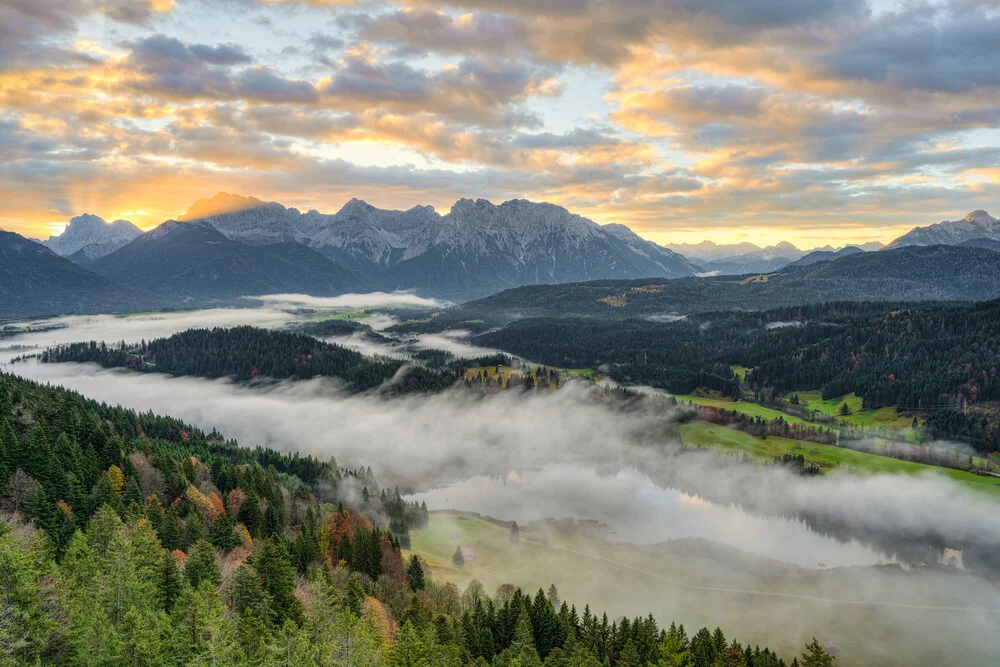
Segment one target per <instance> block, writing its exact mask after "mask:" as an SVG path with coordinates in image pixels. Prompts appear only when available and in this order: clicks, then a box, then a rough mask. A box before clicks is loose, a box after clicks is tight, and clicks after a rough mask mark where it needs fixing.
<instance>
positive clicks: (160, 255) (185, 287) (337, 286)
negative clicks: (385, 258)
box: [93, 220, 371, 302]
mask: <svg viewBox="0 0 1000 667" xmlns="http://www.w3.org/2000/svg"><path fill="white" fill-rule="evenodd" d="M93 270H94V271H95V272H96V273H98V274H100V275H102V276H105V277H107V278H110V279H113V280H115V281H118V282H120V283H123V284H127V285H134V286H136V287H140V288H143V289H147V290H150V291H154V292H159V293H161V294H169V295H171V296H176V297H178V298H181V299H184V300H186V301H188V302H191V301H195V302H202V301H206V300H213V299H221V300H225V299H232V298H236V297H241V296H249V295H255V294H273V293H287V292H305V293H309V294H313V295H316V296H327V295H335V294H342V293H345V292H353V291H368V290H370V289H371V285H370V284H369V283H368V281H367V280H366V279H365V278H364V277H362V276H360V275H358V274H357V273H354V272H352V271H348V270H347V269H344V268H343V267H340V266H337V265H336V264H334V263H333V262H331V261H330V260H328V259H327V258H325V257H323V256H322V255H320V254H319V253H317V252H315V251H314V250H310V249H309V248H307V247H305V246H303V245H301V244H299V243H294V242H285V243H277V244H274V245H268V246H252V245H248V244H246V243H241V242H239V241H233V240H231V239H229V238H226V236H224V235H223V234H222V233H220V232H219V231H218V230H216V229H215V228H214V227H213V226H212V225H210V224H208V223H207V222H205V221H198V222H177V221H175V220H170V221H167V222H165V223H163V224H162V225H160V226H159V227H157V228H156V229H153V230H151V231H149V232H147V233H146V234H144V235H142V236H140V237H139V238H137V239H136V240H134V241H133V242H132V243H130V244H128V245H127V246H125V247H123V248H121V249H119V250H117V251H115V252H113V253H111V254H110V255H108V256H107V257H103V258H102V259H100V260H98V261H97V262H95V263H94V264H93Z"/></svg>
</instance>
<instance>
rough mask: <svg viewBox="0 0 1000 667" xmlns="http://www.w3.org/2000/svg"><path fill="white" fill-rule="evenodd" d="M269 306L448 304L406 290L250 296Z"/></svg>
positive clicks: (315, 306)
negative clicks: (323, 294) (316, 295)
mask: <svg viewBox="0 0 1000 667" xmlns="http://www.w3.org/2000/svg"><path fill="white" fill-rule="evenodd" d="M250 298H251V299H253V300H255V301H262V302H263V303H265V304H267V305H269V306H277V307H284V306H296V307H307V308H399V307H407V306H416V307H420V308H446V307H448V306H449V305H451V304H449V303H448V302H446V301H441V300H439V299H428V298H424V297H420V296H417V295H416V294H410V293H408V292H371V293H369V294H341V295H340V296H334V297H315V296H309V295H308V294H267V295H264V296H254V297H250Z"/></svg>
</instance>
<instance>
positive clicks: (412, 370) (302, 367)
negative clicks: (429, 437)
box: [39, 326, 509, 392]
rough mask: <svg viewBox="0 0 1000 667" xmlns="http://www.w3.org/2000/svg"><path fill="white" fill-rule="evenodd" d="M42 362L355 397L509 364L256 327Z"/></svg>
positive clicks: (92, 347)
mask: <svg viewBox="0 0 1000 667" xmlns="http://www.w3.org/2000/svg"><path fill="white" fill-rule="evenodd" d="M373 335H377V334H373ZM434 352H436V354H434ZM39 359H40V361H42V362H43V363H64V362H76V363H96V364H99V365H101V366H104V367H105V368H127V369H130V370H135V371H139V372H144V373H166V374H168V375H175V376H181V375H189V376H196V377H205V378H223V377H225V378H229V379H231V380H233V381H236V382H249V381H257V380H259V381H265V380H307V379H310V378H314V377H320V376H325V377H335V378H340V379H341V380H344V381H345V382H346V383H347V386H348V388H350V389H352V390H355V391H363V390H368V389H375V388H379V387H381V386H383V385H386V384H387V383H389V381H390V380H394V382H393V383H392V385H391V387H389V389H390V390H392V391H404V392H406V391H440V390H443V389H446V388H448V387H450V386H452V385H453V384H454V383H455V381H456V380H457V379H458V378H459V377H461V376H462V375H463V373H464V371H465V369H466V368H471V367H476V366H481V365H490V364H493V365H495V364H497V363H507V362H509V358H508V357H504V356H499V357H497V356H490V357H484V358H481V359H470V360H465V359H455V358H454V357H452V356H451V355H450V354H448V353H444V352H437V351H427V352H426V353H424V354H418V355H416V359H415V361H416V362H417V363H411V364H407V363H406V362H404V361H401V360H398V359H390V358H388V357H374V358H371V357H366V356H364V355H363V354H361V353H359V352H355V351H354V350H350V349H348V348H346V347H343V346H341V345H335V344H333V343H327V342H324V341H321V340H318V339H316V338H312V337H311V336H307V335H304V334H301V333H292V332H287V331H276V330H271V329H261V328H258V327H251V326H240V327H233V328H230V329H224V328H215V329H190V330H188V331H184V332H181V333H178V334H174V335H173V336H170V337H168V338H157V339H155V340H151V341H141V342H139V343H134V344H132V343H125V342H121V343H118V344H113V345H107V344H105V343H103V342H100V343H99V342H97V341H90V342H87V343H71V344H68V345H62V346H59V347H54V348H51V349H48V350H45V351H43V352H42V353H41V354H40V355H39ZM404 367H405V368H404ZM401 369H402V372H401Z"/></svg>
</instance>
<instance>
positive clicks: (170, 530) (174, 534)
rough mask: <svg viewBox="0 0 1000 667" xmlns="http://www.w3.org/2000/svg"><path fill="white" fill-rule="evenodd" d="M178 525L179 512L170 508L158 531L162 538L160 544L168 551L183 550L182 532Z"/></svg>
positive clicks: (164, 515) (164, 514) (165, 513)
mask: <svg viewBox="0 0 1000 667" xmlns="http://www.w3.org/2000/svg"><path fill="white" fill-rule="evenodd" d="M177 524H178V519H177V512H175V511H174V508H173V507H168V508H167V511H166V512H164V513H163V521H162V522H161V523H160V529H159V530H157V531H156V534H157V535H158V536H159V538H160V544H162V545H163V548H164V549H166V550H167V551H173V550H175V549H180V548H181V530H180V527H179V526H178V525H177Z"/></svg>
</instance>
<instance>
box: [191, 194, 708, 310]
mask: <svg viewBox="0 0 1000 667" xmlns="http://www.w3.org/2000/svg"><path fill="white" fill-rule="evenodd" d="M182 217H183V219H185V220H189V221H197V222H199V223H202V224H206V225H209V226H211V227H212V228H214V229H215V230H217V231H218V232H220V233H221V234H222V235H224V236H225V237H226V238H227V239H229V240H231V241H238V242H241V243H245V244H250V245H257V246H267V245H271V244H275V243H292V242H298V243H300V244H303V245H306V246H309V247H310V248H312V249H314V250H315V251H317V252H319V253H321V254H322V255H324V256H326V257H327V258H329V259H331V260H333V261H334V262H335V263H337V264H339V265H342V266H344V267H346V268H348V269H350V270H353V271H357V272H359V273H362V274H364V275H366V276H368V277H370V278H371V279H372V280H373V282H374V284H375V285H377V286H379V287H380V288H382V289H392V290H395V289H409V290H414V291H416V292H418V293H423V294H429V295H434V296H443V297H447V298H453V299H467V298H474V297H480V296H484V295H486V294H490V293H493V292H496V291H498V290H501V289H505V288H508V287H515V286H518V285H526V284H548V283H561V282H573V281H580V280H591V279H599V278H637V277H661V278H676V277H683V276H692V275H694V274H695V273H696V272H697V271H698V270H699V269H698V267H696V266H694V265H693V264H692V263H691V262H689V261H688V260H687V259H685V258H684V257H682V256H680V255H678V254H676V253H674V252H672V251H670V250H668V249H666V248H663V247H661V246H658V245H656V244H655V243H652V242H650V241H646V240H645V239H642V238H641V237H639V236H637V235H636V234H635V233H634V232H632V231H631V230H630V229H628V228H627V227H625V226H623V225H606V226H603V227H602V226H601V225H598V224H597V223H595V222H592V221H591V220H588V219H586V218H583V217H580V216H578V215H573V214H572V213H570V212H569V211H567V210H566V209H564V208H562V207H559V206H554V205H552V204H537V203H532V202H528V201H524V200H513V201H508V202H505V203H503V204H500V205H499V206H498V205H494V204H492V203H490V202H488V201H486V200H483V199H479V200H476V201H473V200H471V199H462V200H460V201H458V202H457V203H456V204H455V205H454V206H453V207H452V209H451V211H450V212H449V213H448V214H447V215H444V216H442V215H440V214H438V213H437V212H436V211H435V210H434V209H433V208H432V207H430V206H416V207H414V208H411V209H409V210H407V211H391V210H384V209H378V208H375V207H374V206H371V205H370V204H367V203H366V202H363V201H361V200H358V199H352V200H351V201H349V202H348V203H347V204H346V205H345V206H344V207H343V208H342V209H341V210H340V211H338V212H337V213H336V214H334V215H324V214H322V213H318V212H317V211H309V212H307V213H301V212H299V211H298V210H297V209H294V208H285V207H284V206H282V205H280V204H278V203H275V202H263V201H261V200H259V199H255V198H253V197H241V196H238V195H230V194H225V193H220V194H219V195H216V196H215V197H213V198H212V199H204V200H199V201H198V202H196V203H195V205H194V206H192V207H191V209H190V210H189V211H188V213H187V214H185V215H184V216H182Z"/></svg>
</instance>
